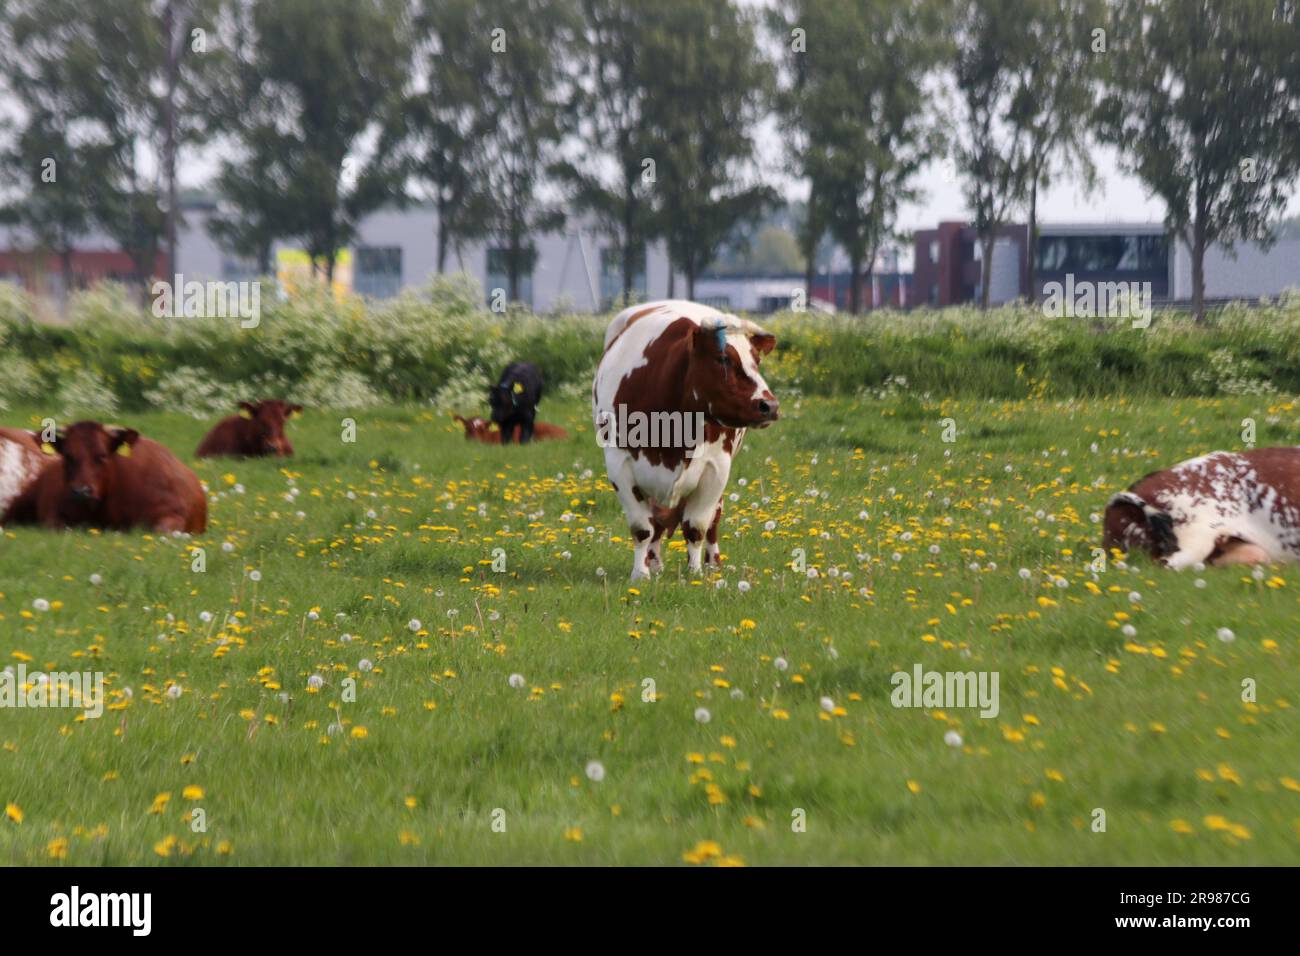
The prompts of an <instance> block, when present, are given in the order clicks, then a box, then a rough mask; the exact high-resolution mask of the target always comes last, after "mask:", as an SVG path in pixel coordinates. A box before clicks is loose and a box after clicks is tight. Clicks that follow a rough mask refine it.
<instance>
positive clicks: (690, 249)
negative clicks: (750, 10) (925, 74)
mask: <svg viewBox="0 0 1300 956" xmlns="http://www.w3.org/2000/svg"><path fill="white" fill-rule="evenodd" d="M659 6H660V9H661V11H662V12H663V14H664V18H663V21H662V26H660V27H659V28H658V30H659V31H662V32H663V34H665V35H653V36H648V37H647V42H648V43H649V44H650V45H651V47H652V48H656V49H658V48H662V49H669V48H671V51H672V53H671V56H668V57H666V58H664V59H662V60H658V61H656V62H657V64H658V68H657V69H655V70H653V71H652V72H651V76H652V86H651V88H650V92H649V95H648V97H647V100H646V104H645V114H644V117H643V121H644V125H645V127H646V130H647V138H648V141H649V142H650V144H651V146H650V158H651V159H653V160H654V167H653V169H654V183H653V194H654V197H655V209H656V221H657V223H658V229H657V232H658V233H659V234H660V235H662V236H663V237H664V238H665V239H666V240H667V244H668V255H669V259H670V261H671V262H672V264H673V265H674V266H675V267H676V268H677V269H679V270H680V271H681V272H682V273H683V274H684V275H685V277H686V294H687V296H691V297H693V296H694V294H695V279H696V277H697V276H698V275H699V274H700V273H701V272H702V271H703V270H704V269H705V268H706V267H707V266H708V265H709V263H710V262H712V261H713V259H714V257H715V256H716V255H717V252H718V249H719V248H720V247H721V245H722V244H723V242H724V241H725V240H726V238H727V236H728V234H729V233H730V232H731V231H732V229H733V228H734V227H735V226H736V225H737V224H738V223H740V222H743V221H745V220H750V219H754V218H756V217H757V216H759V215H761V213H762V211H763V210H764V209H765V208H766V207H767V206H769V205H770V204H771V203H772V202H773V200H774V194H773V192H772V190H771V189H770V188H768V187H766V186H762V185H758V184H757V183H756V182H754V180H755V179H756V175H755V171H754V164H753V151H754V143H753V138H752V131H753V127H754V124H755V122H756V121H757V119H758V116H759V112H760V110H761V108H762V106H763V105H764V103H765V102H766V100H767V94H768V90H769V83H768V70H767V68H766V66H765V64H764V63H763V61H762V60H761V59H760V57H759V55H758V52H757V47H756V37H755V33H756V23H755V21H754V18H752V17H751V16H749V15H748V14H745V13H742V12H741V10H740V9H739V8H738V7H737V5H736V4H735V3H733V2H732V0H662V2H661V3H660V5H659ZM668 31H671V35H666V34H667V33H668Z"/></svg>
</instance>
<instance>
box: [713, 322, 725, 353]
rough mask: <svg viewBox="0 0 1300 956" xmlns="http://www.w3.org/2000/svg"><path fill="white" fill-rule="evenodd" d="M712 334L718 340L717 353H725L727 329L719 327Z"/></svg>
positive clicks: (723, 326)
mask: <svg viewBox="0 0 1300 956" xmlns="http://www.w3.org/2000/svg"><path fill="white" fill-rule="evenodd" d="M713 334H714V335H715V336H716V337H717V340H718V351H719V352H725V351H727V327H726V326H725V325H719V326H718V327H717V328H716V329H714V330H713Z"/></svg>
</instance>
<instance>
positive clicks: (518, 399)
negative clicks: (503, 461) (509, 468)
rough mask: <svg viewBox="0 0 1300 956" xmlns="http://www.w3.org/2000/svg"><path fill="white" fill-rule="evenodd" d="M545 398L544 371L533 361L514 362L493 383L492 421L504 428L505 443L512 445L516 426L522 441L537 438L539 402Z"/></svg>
mask: <svg viewBox="0 0 1300 956" xmlns="http://www.w3.org/2000/svg"><path fill="white" fill-rule="evenodd" d="M541 400H542V372H541V369H539V368H538V367H537V366H536V365H534V364H533V363H532V362H512V363H511V364H510V365H507V366H506V370H505V371H504V372H502V373H501V380H500V381H499V382H497V384H495V385H493V386H492V390H491V392H490V393H489V395H488V401H489V402H490V403H491V405H492V421H494V422H496V424H497V427H498V428H500V429H501V444H503V445H508V444H510V440H511V437H512V436H513V434H514V430H515V426H516V425H517V426H518V427H519V444H521V445H527V444H528V443H529V442H530V441H532V440H533V420H534V419H535V418H536V417H537V403H538V402H540V401H541Z"/></svg>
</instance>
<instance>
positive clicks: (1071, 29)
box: [1011, 0, 1105, 300]
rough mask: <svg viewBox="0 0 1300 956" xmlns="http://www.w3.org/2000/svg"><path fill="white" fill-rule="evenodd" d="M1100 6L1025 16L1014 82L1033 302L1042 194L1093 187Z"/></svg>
mask: <svg viewBox="0 0 1300 956" xmlns="http://www.w3.org/2000/svg"><path fill="white" fill-rule="evenodd" d="M1104 17H1105V9H1104V5H1103V2H1102V0H1037V2H1035V3H1032V4H1030V6H1029V9H1028V10H1027V11H1026V18H1025V20H1024V21H1023V26H1024V28H1025V30H1026V31H1027V33H1028V34H1029V43H1028V45H1027V47H1026V52H1027V54H1028V56H1027V58H1026V59H1025V61H1024V62H1022V63H1021V64H1020V67H1019V70H1018V71H1017V76H1016V84H1017V85H1016V92H1015V95H1014V97H1013V99H1012V107H1011V116H1012V119H1013V121H1014V122H1015V123H1016V125H1017V126H1018V127H1019V128H1020V129H1021V130H1023V131H1024V135H1025V140H1026V141H1025V171H1024V184H1025V191H1026V193H1027V196H1026V200H1025V201H1026V206H1027V210H1026V211H1027V213H1028V217H1029V237H1028V240H1029V250H1030V253H1029V255H1028V257H1027V258H1028V263H1029V275H1028V282H1027V287H1028V296H1029V298H1030V299H1031V300H1032V299H1033V297H1034V294H1035V293H1034V286H1035V285H1036V281H1037V280H1036V276H1035V264H1036V257H1035V255H1034V250H1036V249H1037V247H1038V193H1039V191H1040V189H1044V188H1047V187H1048V186H1050V185H1051V184H1052V183H1053V181H1054V180H1055V179H1057V178H1058V177H1059V176H1061V175H1070V176H1072V177H1074V178H1076V179H1079V180H1082V181H1083V182H1084V183H1085V184H1086V185H1087V186H1088V187H1089V188H1091V187H1092V185H1093V184H1094V183H1095V180H1096V168H1095V166H1094V165H1093V162H1092V145H1093V144H1092V142H1091V139H1090V135H1089V134H1090V133H1091V124H1090V122H1089V119H1090V117H1091V114H1092V110H1093V106H1094V104H1095V102H1096V96H1097V92H1098V89H1097V87H1098V73H1099V68H1098V63H1099V59H1100V57H1101V56H1102V55H1103V54H1104V48H1105V37H1104V35H1102V34H1100V33H1098V32H1097V31H1099V30H1101V29H1102V26H1103V22H1104Z"/></svg>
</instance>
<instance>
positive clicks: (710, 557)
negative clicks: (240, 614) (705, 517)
mask: <svg viewBox="0 0 1300 956" xmlns="http://www.w3.org/2000/svg"><path fill="white" fill-rule="evenodd" d="M720 524H722V505H721V504H719V505H718V510H717V511H715V512H714V513H713V523H712V524H710V525H709V530H708V531H707V532H706V533H705V535H704V563H705V564H712V565H713V566H714V567H721V566H722V552H721V551H720V550H719V549H718V526H719V525H720Z"/></svg>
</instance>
